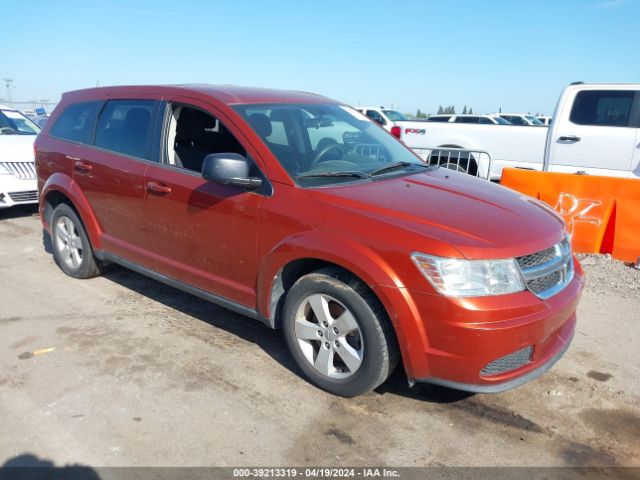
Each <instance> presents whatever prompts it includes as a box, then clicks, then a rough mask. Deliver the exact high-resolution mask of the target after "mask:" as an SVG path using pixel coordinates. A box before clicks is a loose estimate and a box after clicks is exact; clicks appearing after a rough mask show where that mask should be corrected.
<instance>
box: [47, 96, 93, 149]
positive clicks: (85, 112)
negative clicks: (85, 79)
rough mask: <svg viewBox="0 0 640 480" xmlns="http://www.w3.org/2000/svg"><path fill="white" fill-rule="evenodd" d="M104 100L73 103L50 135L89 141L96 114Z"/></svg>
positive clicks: (76, 140)
mask: <svg viewBox="0 0 640 480" xmlns="http://www.w3.org/2000/svg"><path fill="white" fill-rule="evenodd" d="M101 104H102V102H83V103H72V104H71V105H69V106H68V107H67V108H66V109H65V110H64V111H63V112H62V114H61V115H60V117H58V119H57V120H56V123H54V124H53V127H51V130H50V131H49V135H51V136H54V137H58V138H62V139H64V140H71V141H72V142H83V143H87V142H88V141H89V138H90V136H91V134H92V133H93V126H94V124H95V121H96V115H97V114H98V109H99V108H100V105H101Z"/></svg>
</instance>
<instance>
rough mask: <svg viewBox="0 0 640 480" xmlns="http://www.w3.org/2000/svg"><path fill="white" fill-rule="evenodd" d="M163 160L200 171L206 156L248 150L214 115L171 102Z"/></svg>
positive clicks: (241, 152) (242, 153) (244, 152)
mask: <svg viewBox="0 0 640 480" xmlns="http://www.w3.org/2000/svg"><path fill="white" fill-rule="evenodd" d="M168 108H169V109H170V112H169V124H168V128H167V142H166V155H165V159H164V162H165V163H167V164H169V165H173V166H175V167H179V168H184V169H187V170H192V171H194V172H198V173H199V172H201V171H202V164H203V163H204V159H205V157H206V156H207V155H210V154H212V153H239V154H240V155H243V156H246V155H247V152H246V150H245V149H244V148H243V147H242V145H241V144H240V142H238V140H237V139H236V138H235V137H234V136H233V134H232V133H231V132H230V131H229V130H228V129H227V128H226V127H225V126H224V125H223V124H222V122H220V120H218V119H217V118H216V117H214V116H213V115H211V114H209V113H207V112H205V111H203V110H200V109H199V108H196V107H192V106H189V105H181V104H170V105H169V107H168Z"/></svg>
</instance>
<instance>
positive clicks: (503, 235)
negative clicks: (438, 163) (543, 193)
mask: <svg viewBox="0 0 640 480" xmlns="http://www.w3.org/2000/svg"><path fill="white" fill-rule="evenodd" d="M309 192H310V194H311V195H312V196H313V197H314V198H315V199H316V200H319V201H321V202H324V203H327V204H331V205H333V206H334V207H338V208H342V209H346V210H350V211H351V212H353V213H355V214H357V215H362V216H366V217H369V218H371V219H374V220H377V221H380V222H384V223H386V224H389V225H393V226H395V227H398V228H401V229H403V230H405V231H412V232H414V233H416V234H418V235H420V236H422V237H424V238H423V239H424V240H432V241H435V242H434V249H437V246H435V243H436V242H442V243H444V244H446V245H449V246H452V247H454V248H456V249H457V250H458V251H459V252H460V253H461V254H462V255H463V256H464V257H466V258H470V259H481V258H509V257H514V256H520V255H526V254H529V253H533V252H537V251H539V250H543V249H545V248H548V247H549V246H551V245H553V244H555V243H557V242H559V241H560V240H561V239H562V238H563V236H564V223H563V221H562V219H561V218H560V217H558V216H557V215H556V214H555V213H553V210H552V209H551V208H550V207H548V206H546V205H545V204H542V203H541V202H539V201H538V200H536V199H533V198H531V197H527V196H524V195H522V194H520V193H517V192H514V191H512V190H509V189H507V188H505V187H501V186H499V185H496V184H493V183H491V182H489V181H486V180H481V179H478V178H475V177H472V176H470V175H466V174H462V173H457V172H453V171H451V170H447V169H444V168H439V169H436V170H433V171H431V172H426V173H422V174H414V175H409V176H405V177H400V178H391V179H386V180H385V179H381V180H379V181H374V182H366V183H360V184H355V185H354V184H351V185H341V186H336V187H329V188H322V189H314V190H309ZM389 238H393V235H392V234H391V233H390V235H389ZM418 249H419V250H420V251H422V252H423V253H431V254H434V255H438V252H437V251H435V250H431V251H428V249H429V242H428V241H427V242H425V241H420V243H419V244H418V245H416V250H418Z"/></svg>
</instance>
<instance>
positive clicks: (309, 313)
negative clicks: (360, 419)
mask: <svg viewBox="0 0 640 480" xmlns="http://www.w3.org/2000/svg"><path fill="white" fill-rule="evenodd" d="M295 330H296V338H297V339H298V346H299V347H300V351H301V352H302V354H303V355H304V357H305V358H306V360H307V361H308V362H309V364H310V365H313V368H315V369H316V370H317V371H318V372H319V373H320V374H322V375H325V376H327V377H329V378H348V377H350V376H351V375H353V374H354V373H355V372H357V371H358V369H359V368H360V365H362V358H363V354H364V343H363V340H362V332H361V331H360V327H359V326H358V322H357V321H356V319H355V317H354V316H353V313H351V312H350V311H349V309H348V308H347V307H345V306H344V305H343V304H342V303H340V302H339V301H338V300H336V299H335V298H333V297H332V296H330V295H327V294H322V293H316V294H313V295H309V296H308V297H307V298H306V299H305V300H304V301H303V302H302V303H301V304H300V306H299V307H298V311H297V313H296V323H295Z"/></svg>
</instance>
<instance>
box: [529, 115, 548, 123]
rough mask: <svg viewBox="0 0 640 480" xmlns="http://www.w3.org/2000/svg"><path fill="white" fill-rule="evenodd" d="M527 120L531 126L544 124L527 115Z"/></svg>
mask: <svg viewBox="0 0 640 480" xmlns="http://www.w3.org/2000/svg"><path fill="white" fill-rule="evenodd" d="M527 120H529V121H530V122H531V125H544V123H543V122H541V121H540V120H539V119H537V118H536V117H532V116H530V115H527Z"/></svg>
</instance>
